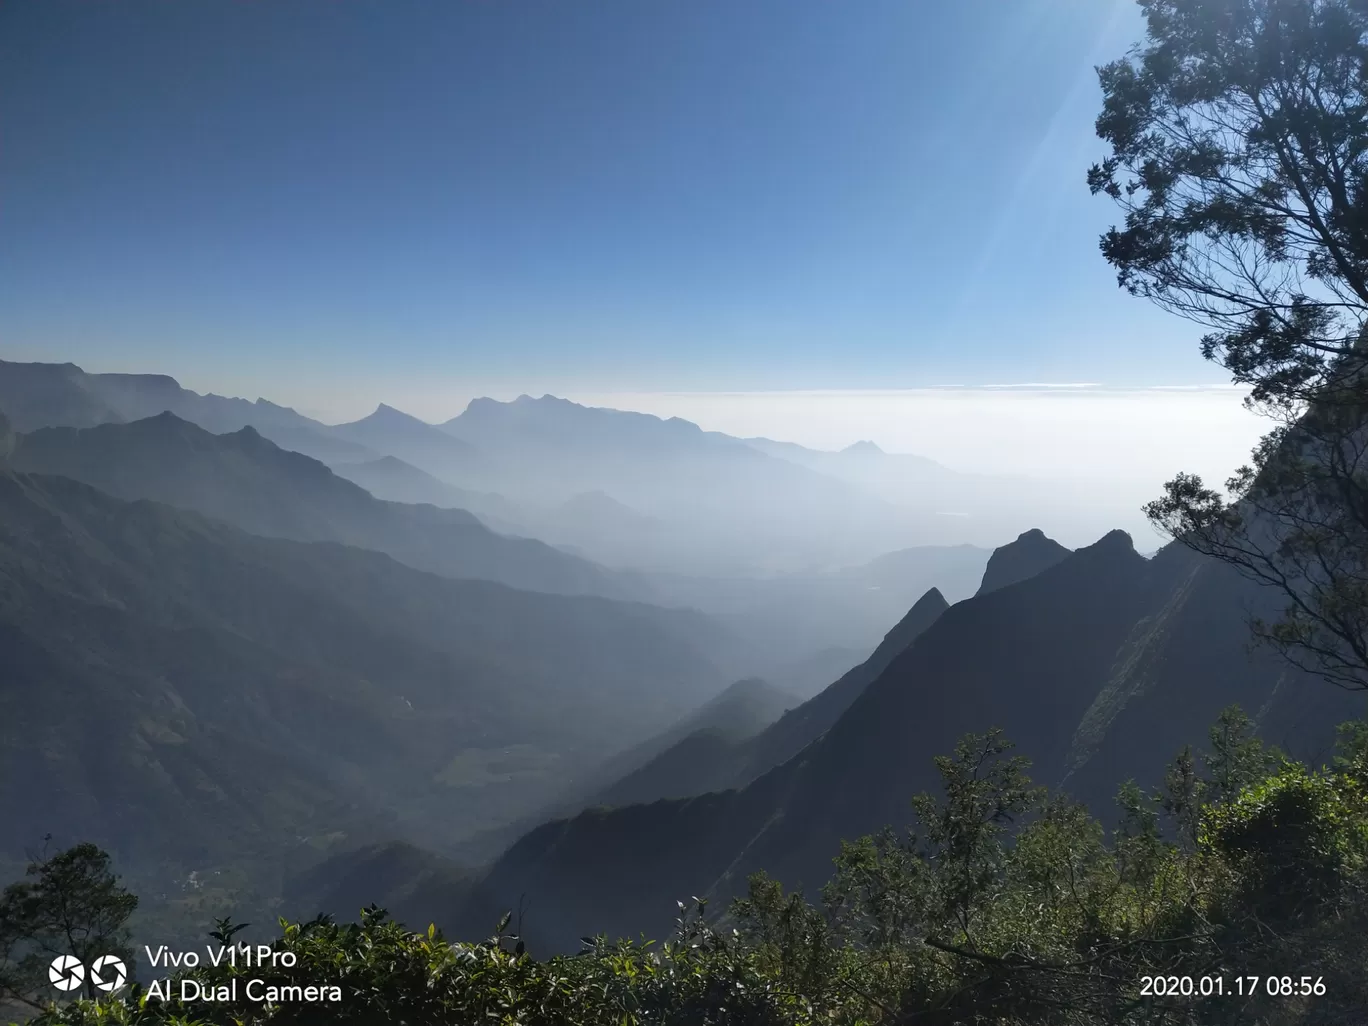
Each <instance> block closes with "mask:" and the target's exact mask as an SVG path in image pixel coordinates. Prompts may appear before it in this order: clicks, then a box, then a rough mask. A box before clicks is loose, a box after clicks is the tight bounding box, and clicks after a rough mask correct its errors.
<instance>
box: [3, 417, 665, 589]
mask: <svg viewBox="0 0 1368 1026" xmlns="http://www.w3.org/2000/svg"><path fill="white" fill-rule="evenodd" d="M10 461H11V464H12V465H13V466H14V467H15V468H16V469H19V470H25V471H31V472H36V473H44V474H61V475H64V476H67V477H73V478H76V479H77V480H80V481H85V482H86V483H87V484H92V485H94V486H96V487H97V488H100V489H102V490H104V491H107V492H109V493H110V494H112V495H115V496H118V497H120V498H123V499H128V500H133V499H155V500H157V501H160V502H166V503H169V504H171V505H174V506H178V507H180V508H183V509H190V510H194V511H196V512H199V513H203V514H205V515H207V516H212V517H217V518H219V519H222V520H225V521H227V522H228V523H231V524H234V525H235V526H237V527H240V528H242V529H243V530H246V531H249V532H251V533H253V534H260V535H265V536H267V537H277V538H291V539H294V540H298V541H334V542H341V543H343V544H347V545H356V546H360V547H362V548H368V549H375V550H377V551H380V552H386V553H388V554H389V555H392V556H394V557H395V558H396V559H399V560H400V561H401V562H404V563H407V564H408V565H410V566H413V567H416V568H418V569H421V570H431V571H433V572H436V573H441V574H445V575H446V576H451V577H473V578H483V579H486V580H493V581H499V582H501V583H503V584H508V585H511V586H513V587H518V588H527V589H531V590H534V591H549V592H556V593H561V594H594V595H605V596H608V597H612V598H632V599H636V598H643V597H645V595H644V592H643V590H642V589H641V588H640V586H639V585H637V584H636V583H635V582H633V581H631V580H628V579H622V578H619V577H616V576H615V575H613V574H611V573H610V572H608V571H607V570H604V569H603V568H601V567H598V566H595V565H594V564H592V563H589V562H587V561H585V560H581V559H577V558H576V557H574V556H570V555H567V554H565V553H563V552H559V551H557V550H556V549H553V548H551V547H550V546H548V545H544V544H543V543H541V542H537V541H532V540H529V539H522V538H507V537H504V536H502V535H499V534H496V533H495V532H493V531H491V530H489V529H488V528H487V527H485V526H484V525H483V524H482V523H481V522H480V521H479V520H478V519H476V517H474V516H473V515H472V514H470V513H468V512H466V511H464V510H457V509H438V508H436V507H431V506H410V505H404V504H400V503H393V502H385V501H382V500H379V499H376V498H374V497H373V496H371V495H370V494H369V493H368V492H367V491H365V490H364V489H363V488H361V487H360V486H358V485H355V484H353V483H352V482H350V481H347V480H345V479H343V478H341V477H339V476H337V475H336V474H334V473H333V472H332V471H331V470H329V469H328V467H326V466H325V465H324V464H322V463H320V462H318V461H316V460H313V459H310V458H309V457H307V456H304V455H302V454H300V453H295V452H288V451H286V450H283V449H281V448H279V447H278V446H276V445H275V444H274V443H273V442H271V441H270V440H268V439H266V438H263V437H262V436H261V435H260V434H258V433H257V432H256V431H255V429H253V428H250V427H247V428H243V429H241V430H239V431H236V432H233V433H231V434H224V435H214V434H211V433H209V432H208V431H205V430H204V429H203V428H200V427H198V426H196V425H195V424H192V423H189V422H188V421H184V420H181V419H180V418H179V417H177V416H176V415H175V414H172V413H162V414H159V415H157V416H155V417H150V418H147V419H146V420H140V421H134V422H132V423H124V424H101V425H98V426H96V427H91V428H82V429H76V428H43V429H40V430H37V431H34V432H32V433H29V434H21V435H19V436H18V440H17V443H16V444H15V446H14V448H13V452H12V454H11V457H10Z"/></svg>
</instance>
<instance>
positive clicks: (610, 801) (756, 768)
mask: <svg viewBox="0 0 1368 1026" xmlns="http://www.w3.org/2000/svg"><path fill="white" fill-rule="evenodd" d="M949 608H950V607H949V605H948V604H947V603H946V601H945V599H944V598H943V597H942V596H941V593H940V592H939V591H937V590H936V589H935V588H932V589H931V590H930V591H929V592H927V593H926V594H925V595H923V596H922V597H921V598H920V599H919V600H918V601H917V603H916V605H914V606H913V607H912V608H911V609H910V610H908V612H907V615H906V616H904V617H903V618H902V619H901V620H900V621H899V622H898V623H897V624H896V625H895V626H894V627H893V629H892V630H890V631H889V632H888V634H886V635H885V636H884V640H883V641H882V642H881V643H880V644H879V647H878V648H876V649H875V650H874V652H873V654H872V655H870V657H869V658H868V659H866V660H865V661H864V662H863V663H861V664H860V665H859V666H856V667H854V668H853V669H851V670H850V671H848V672H847V673H844V674H842V675H841V677H840V678H839V679H838V680H836V681H835V682H834V683H833V684H831V685H830V686H828V687H826V688H824V689H823V690H822V691H821V692H819V693H818V694H817V695H815V696H814V697H812V698H810V699H808V700H807V701H806V702H803V703H802V704H801V705H798V706H797V707H796V708H792V707H791V708H788V709H787V710H786V711H784V712H783V714H782V715H780V716H778V717H777V718H775V719H773V720H772V722H770V723H769V724H767V725H764V729H760V730H756V731H753V732H751V733H749V734H747V735H742V736H736V735H735V734H734V733H729V732H728V731H726V730H724V729H721V727H720V725H713V724H707V725H704V726H701V727H700V728H698V729H695V730H693V731H690V732H689V733H688V734H687V736H685V737H682V738H680V739H678V740H677V741H676V742H675V743H674V744H673V745H671V746H670V747H668V748H664V749H662V750H661V751H660V753H659V754H658V755H656V756H655V757H654V758H653V759H652V760H651V761H650V762H648V763H647V764H646V765H644V766H642V767H641V769H639V770H637V771H635V772H633V773H631V774H629V775H627V776H625V777H624V778H623V779H622V780H619V781H618V782H617V783H616V784H614V785H612V786H611V787H608V788H606V789H605V790H604V791H603V792H601V793H600V794H599V795H598V796H597V799H598V802H599V803H600V804H603V805H627V804H630V803H632V802H650V801H655V800H657V799H659V798H684V797H688V796H690V795H699V794H706V793H707V792H708V791H718V790H724V789H726V788H732V787H742V786H744V785H745V784H748V783H750V782H751V781H752V780H754V779H755V778H756V777H758V776H760V775H761V774H762V773H765V772H766V771H768V770H770V769H773V768H774V767H775V766H778V765H780V764H781V763H783V762H786V761H787V760H788V759H790V758H792V757H793V756H794V755H797V754H798V753H799V752H800V751H802V750H803V749H804V748H805V747H806V746H807V745H809V744H811V743H812V742H813V741H816V740H817V738H819V737H821V736H822V734H824V733H825V732H826V731H827V730H828V729H830V728H831V726H832V725H833V724H834V723H835V722H836V721H837V720H838V719H840V717H841V714H842V713H844V712H845V711H846V710H847V709H848V708H850V705H851V703H853V702H854V701H855V700H856V699H857V698H859V696H860V694H861V692H863V691H864V689H865V688H867V687H868V686H869V685H870V684H871V683H872V682H873V681H874V680H875V679H877V678H878V676H879V674H881V673H883V671H884V670H885V669H886V668H887V667H888V665H889V663H891V662H892V661H893V660H894V659H895V658H896V657H897V656H898V655H899V654H900V653H901V652H902V651H903V650H904V649H906V648H907V647H908V646H909V645H911V644H912V642H914V641H915V640H916V639H917V638H918V637H919V636H920V635H921V634H922V632H924V631H925V630H926V629H927V628H928V627H930V626H931V625H932V624H933V623H935V622H936V620H937V619H938V618H939V617H940V616H941V614H942V613H944V612H945V610H947V609H949Z"/></svg>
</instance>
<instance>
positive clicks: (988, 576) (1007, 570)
mask: <svg viewBox="0 0 1368 1026" xmlns="http://www.w3.org/2000/svg"><path fill="white" fill-rule="evenodd" d="M1068 555H1069V550H1068V549H1066V548H1065V547H1064V546H1063V545H1060V544H1059V542H1057V541H1055V540H1054V539H1053V538H1047V537H1045V532H1044V531H1042V530H1040V529H1039V528H1032V529H1031V530H1029V531H1025V532H1023V533H1022V534H1020V535H1018V536H1017V540H1016V541H1014V542H1012V543H1011V544H1010V545H1003V546H1002V547H1000V548H997V549H994V550H993V554H992V556H991V557H989V559H988V565H987V566H986V567H984V570H983V581H982V582H981V583H980V584H979V589H978V594H980V595H986V594H988V593H989V592H990V591H997V590H998V589H999V588H1005V587H1007V586H1008V585H1011V584H1016V583H1017V582H1018V581H1024V580H1026V578H1028V577H1034V576H1035V575H1036V574H1038V573H1040V572H1041V571H1042V570H1048V569H1049V568H1050V567H1052V566H1054V565H1055V564H1056V563H1060V562H1062V561H1063V560H1064V559H1065V557H1067V556H1068Z"/></svg>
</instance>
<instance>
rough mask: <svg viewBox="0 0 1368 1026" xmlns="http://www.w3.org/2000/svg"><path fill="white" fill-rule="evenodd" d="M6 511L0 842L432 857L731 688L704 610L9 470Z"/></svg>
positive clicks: (138, 861)
mask: <svg viewBox="0 0 1368 1026" xmlns="http://www.w3.org/2000/svg"><path fill="white" fill-rule="evenodd" d="M0 523H3V524H4V525H5V530H4V531H3V532H0V650H3V651H4V652H5V654H6V659H5V672H4V673H3V674H0V818H3V821H4V822H5V824H6V829H5V831H4V833H3V840H0V843H3V844H4V845H5V850H6V851H7V852H8V853H9V854H11V855H17V854H19V853H20V852H21V851H22V849H23V846H25V845H29V844H31V843H33V842H34V839H35V838H41V837H42V836H43V835H44V834H47V833H52V834H54V835H56V836H58V837H62V838H72V837H80V838H83V839H89V840H93V841H95V842H96V843H100V844H102V845H105V846H107V847H109V848H110V849H111V850H112V851H114V852H115V853H116V855H117V856H118V857H120V858H121V859H122V860H123V864H124V865H125V866H126V867H135V866H136V867H137V870H138V872H140V873H142V872H154V871H155V867H156V866H158V865H161V864H162V863H167V862H171V863H179V864H180V865H182V866H185V865H187V864H188V865H190V866H196V865H198V866H204V865H206V864H213V863H214V860H228V861H233V860H239V861H242V860H245V861H246V862H250V861H251V860H252V859H255V858H258V857H260V858H264V859H266V860H267V863H268V864H269V865H274V866H275V867H276V868H277V869H278V868H279V866H280V864H281V859H282V857H283V856H282V853H284V852H288V851H293V850H294V848H295V846H296V845H297V843H298V841H297V838H299V837H304V838H308V837H309V836H311V835H314V834H317V835H319V836H320V837H322V836H324V835H327V834H329V833H331V832H336V831H341V832H342V833H343V834H345V835H347V836H349V837H352V838H356V839H358V840H369V839H378V838H376V834H381V836H384V835H388V836H390V837H394V836H408V837H411V838H413V839H415V840H417V841H420V842H422V843H425V844H435V845H439V846H440V845H444V844H447V843H450V842H451V841H452V840H453V839H457V838H459V837H460V836H462V835H463V834H464V833H467V832H470V831H473V830H477V829H479V828H480V827H481V825H482V824H483V825H485V826H496V825H498V824H499V823H501V822H506V821H507V819H508V818H509V817H510V816H513V815H516V813H517V810H518V808H519V807H521V808H524V809H530V808H531V807H533V805H534V804H535V803H536V802H537V801H539V800H540V801H544V800H545V799H547V798H549V797H550V796H551V794H552V793H554V790H555V789H556V788H557V787H559V786H560V785H561V783H562V782H563V780H564V778H565V776H566V775H567V774H570V773H573V772H575V771H576V770H577V769H583V768H587V767H588V766H589V765H590V764H592V762H593V761H594V760H595V759H597V758H601V753H602V752H603V751H604V749H605V748H608V749H609V750H611V746H613V745H615V744H616V745H623V744H627V743H630V741H631V739H632V738H634V737H642V736H645V735H646V734H648V733H650V732H653V731H655V730H659V729H660V728H661V727H662V726H663V725H665V724H666V723H669V722H672V721H673V720H675V719H677V718H678V717H679V716H680V715H682V714H683V713H684V712H685V711H686V710H688V709H689V708H691V707H692V706H693V705H696V704H698V703H700V702H702V701H703V700H705V699H706V698H707V697H709V696H710V695H712V694H714V693H716V691H717V690H718V689H719V688H720V686H721V684H720V682H721V680H723V679H725V678H724V677H723V671H721V670H719V668H718V666H717V665H716V664H715V663H714V662H713V659H714V657H715V655H716V653H718V652H721V651H725V649H726V647H727V645H728V644H729V642H728V639H727V637H726V636H725V634H724V633H723V632H721V631H719V630H718V629H717V628H716V627H715V625H713V624H712V623H711V622H710V621H708V620H707V619H706V618H704V617H701V616H699V615H697V614H691V613H688V612H684V611H674V610H661V609H656V608H653V607H650V606H645V605H641V604H639V603H622V602H613V601H610V600H606V599H600V598H587V597H568V596H560V595H547V594H536V593H533V592H525V591H517V590H514V589H510V588H507V587H505V586H503V585H499V584H493V583H489V582H485V581H472V580H452V579H447V578H443V577H438V576H435V575H433V574H427V573H422V572H420V571H417V570H414V569H411V568H409V567H406V566H404V565H402V564H400V563H398V562H396V561H395V560H393V559H391V558H390V557H388V556H385V555H382V554H380V553H375V552H368V551H363V550H360V549H355V548H349V547H345V546H341V545H336V544H327V543H322V544H320V543H314V544H307V543H300V542H295V541H285V540H275V539H265V538H260V537H256V536H253V535H248V534H245V533H243V532H242V531H240V530H237V529H236V528H232V527H229V526H227V525H225V524H222V523H219V522H216V521H211V520H207V519H205V518H204V517H201V516H199V515H197V514H194V513H187V512H183V511H180V510H175V509H173V508H171V507H169V506H166V505H162V504H159V503H154V502H148V501H138V502H132V503H129V502H124V501H121V500H119V499H115V498H113V497H111V496H109V495H107V494H105V493H103V492H101V491H98V490H96V489H94V488H92V487H90V486H88V485H85V484H82V483H79V482H77V481H74V480H72V479H69V478H65V477H53V476H47V475H33V474H25V473H21V472H16V471H13V470H2V469H0ZM520 746H521V747H520ZM524 749H526V751H527V755H526V756H525V757H524V756H520V755H519V753H520V752H522V751H523V750H524ZM534 756H535V760H534V759H533V757H534ZM515 757H518V758H524V762H525V763H527V765H526V767H525V768H524V769H522V770H520V772H519V773H517V774H512V775H509V774H490V773H489V772H488V767H489V766H491V765H503V764H506V763H507V762H508V760H509V759H510V758H515ZM272 860H274V861H272ZM269 865H268V868H267V872H268V873H269V872H270V869H269Z"/></svg>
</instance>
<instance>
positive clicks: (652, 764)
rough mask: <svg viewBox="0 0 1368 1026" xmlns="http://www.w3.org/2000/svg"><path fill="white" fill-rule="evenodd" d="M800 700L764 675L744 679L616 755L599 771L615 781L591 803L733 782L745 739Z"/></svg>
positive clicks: (699, 790)
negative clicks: (735, 767)
mask: <svg viewBox="0 0 1368 1026" xmlns="http://www.w3.org/2000/svg"><path fill="white" fill-rule="evenodd" d="M796 704H797V700H796V699H795V698H794V697H793V696H792V695H790V694H787V693H785V692H783V691H780V690H779V689H778V688H775V687H773V686H772V685H770V684H767V683H765V682H764V681H763V680H759V679H757V678H753V677H752V678H747V679H745V680H739V681H737V682H736V683H735V684H732V685H731V686H730V687H729V688H727V690H726V691H724V692H722V694H720V695H718V696H717V697H716V698H714V699H713V700H712V701H711V702H708V703H707V704H706V705H704V706H703V707H702V708H701V709H699V710H698V711H697V712H696V713H693V714H692V715H690V716H688V717H686V718H685V719H684V720H683V721H682V722H681V723H679V724H676V725H675V726H674V727H672V728H671V729H670V730H668V731H665V732H664V733H662V734H658V735H657V736H655V737H653V738H651V739H650V740H649V741H646V742H644V743H642V744H640V745H637V746H636V747H634V748H631V749H629V750H628V751H626V752H624V753H623V754H622V755H621V756H619V757H618V758H616V759H612V760H610V761H609V762H608V764H607V765H606V766H604V767H603V768H602V769H601V770H600V771H599V772H598V774H597V776H599V777H601V778H603V779H607V780H610V781H612V782H611V783H610V784H608V786H606V787H604V788H602V789H601V790H599V791H597V792H596V793H595V794H594V795H593V797H592V798H591V799H590V801H589V803H588V804H600V805H630V804H632V803H633V802H642V801H655V800H656V799H657V798H676V797H684V796H687V795H691V794H702V793H703V792H705V791H710V790H714V789H715V788H718V787H729V786H732V785H733V784H734V782H735V781H734V776H735V771H734V769H733V768H732V767H733V764H734V763H735V761H736V760H735V753H736V751H737V750H738V748H739V747H740V745H741V742H743V741H745V740H746V739H748V738H753V737H754V736H755V735H756V734H758V733H760V732H761V731H762V730H764V729H765V728H766V727H768V726H770V724H772V723H774V721H775V720H777V719H779V717H780V716H782V715H783V714H784V713H785V711H787V710H789V709H791V708H793V706H795V705H796Z"/></svg>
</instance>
